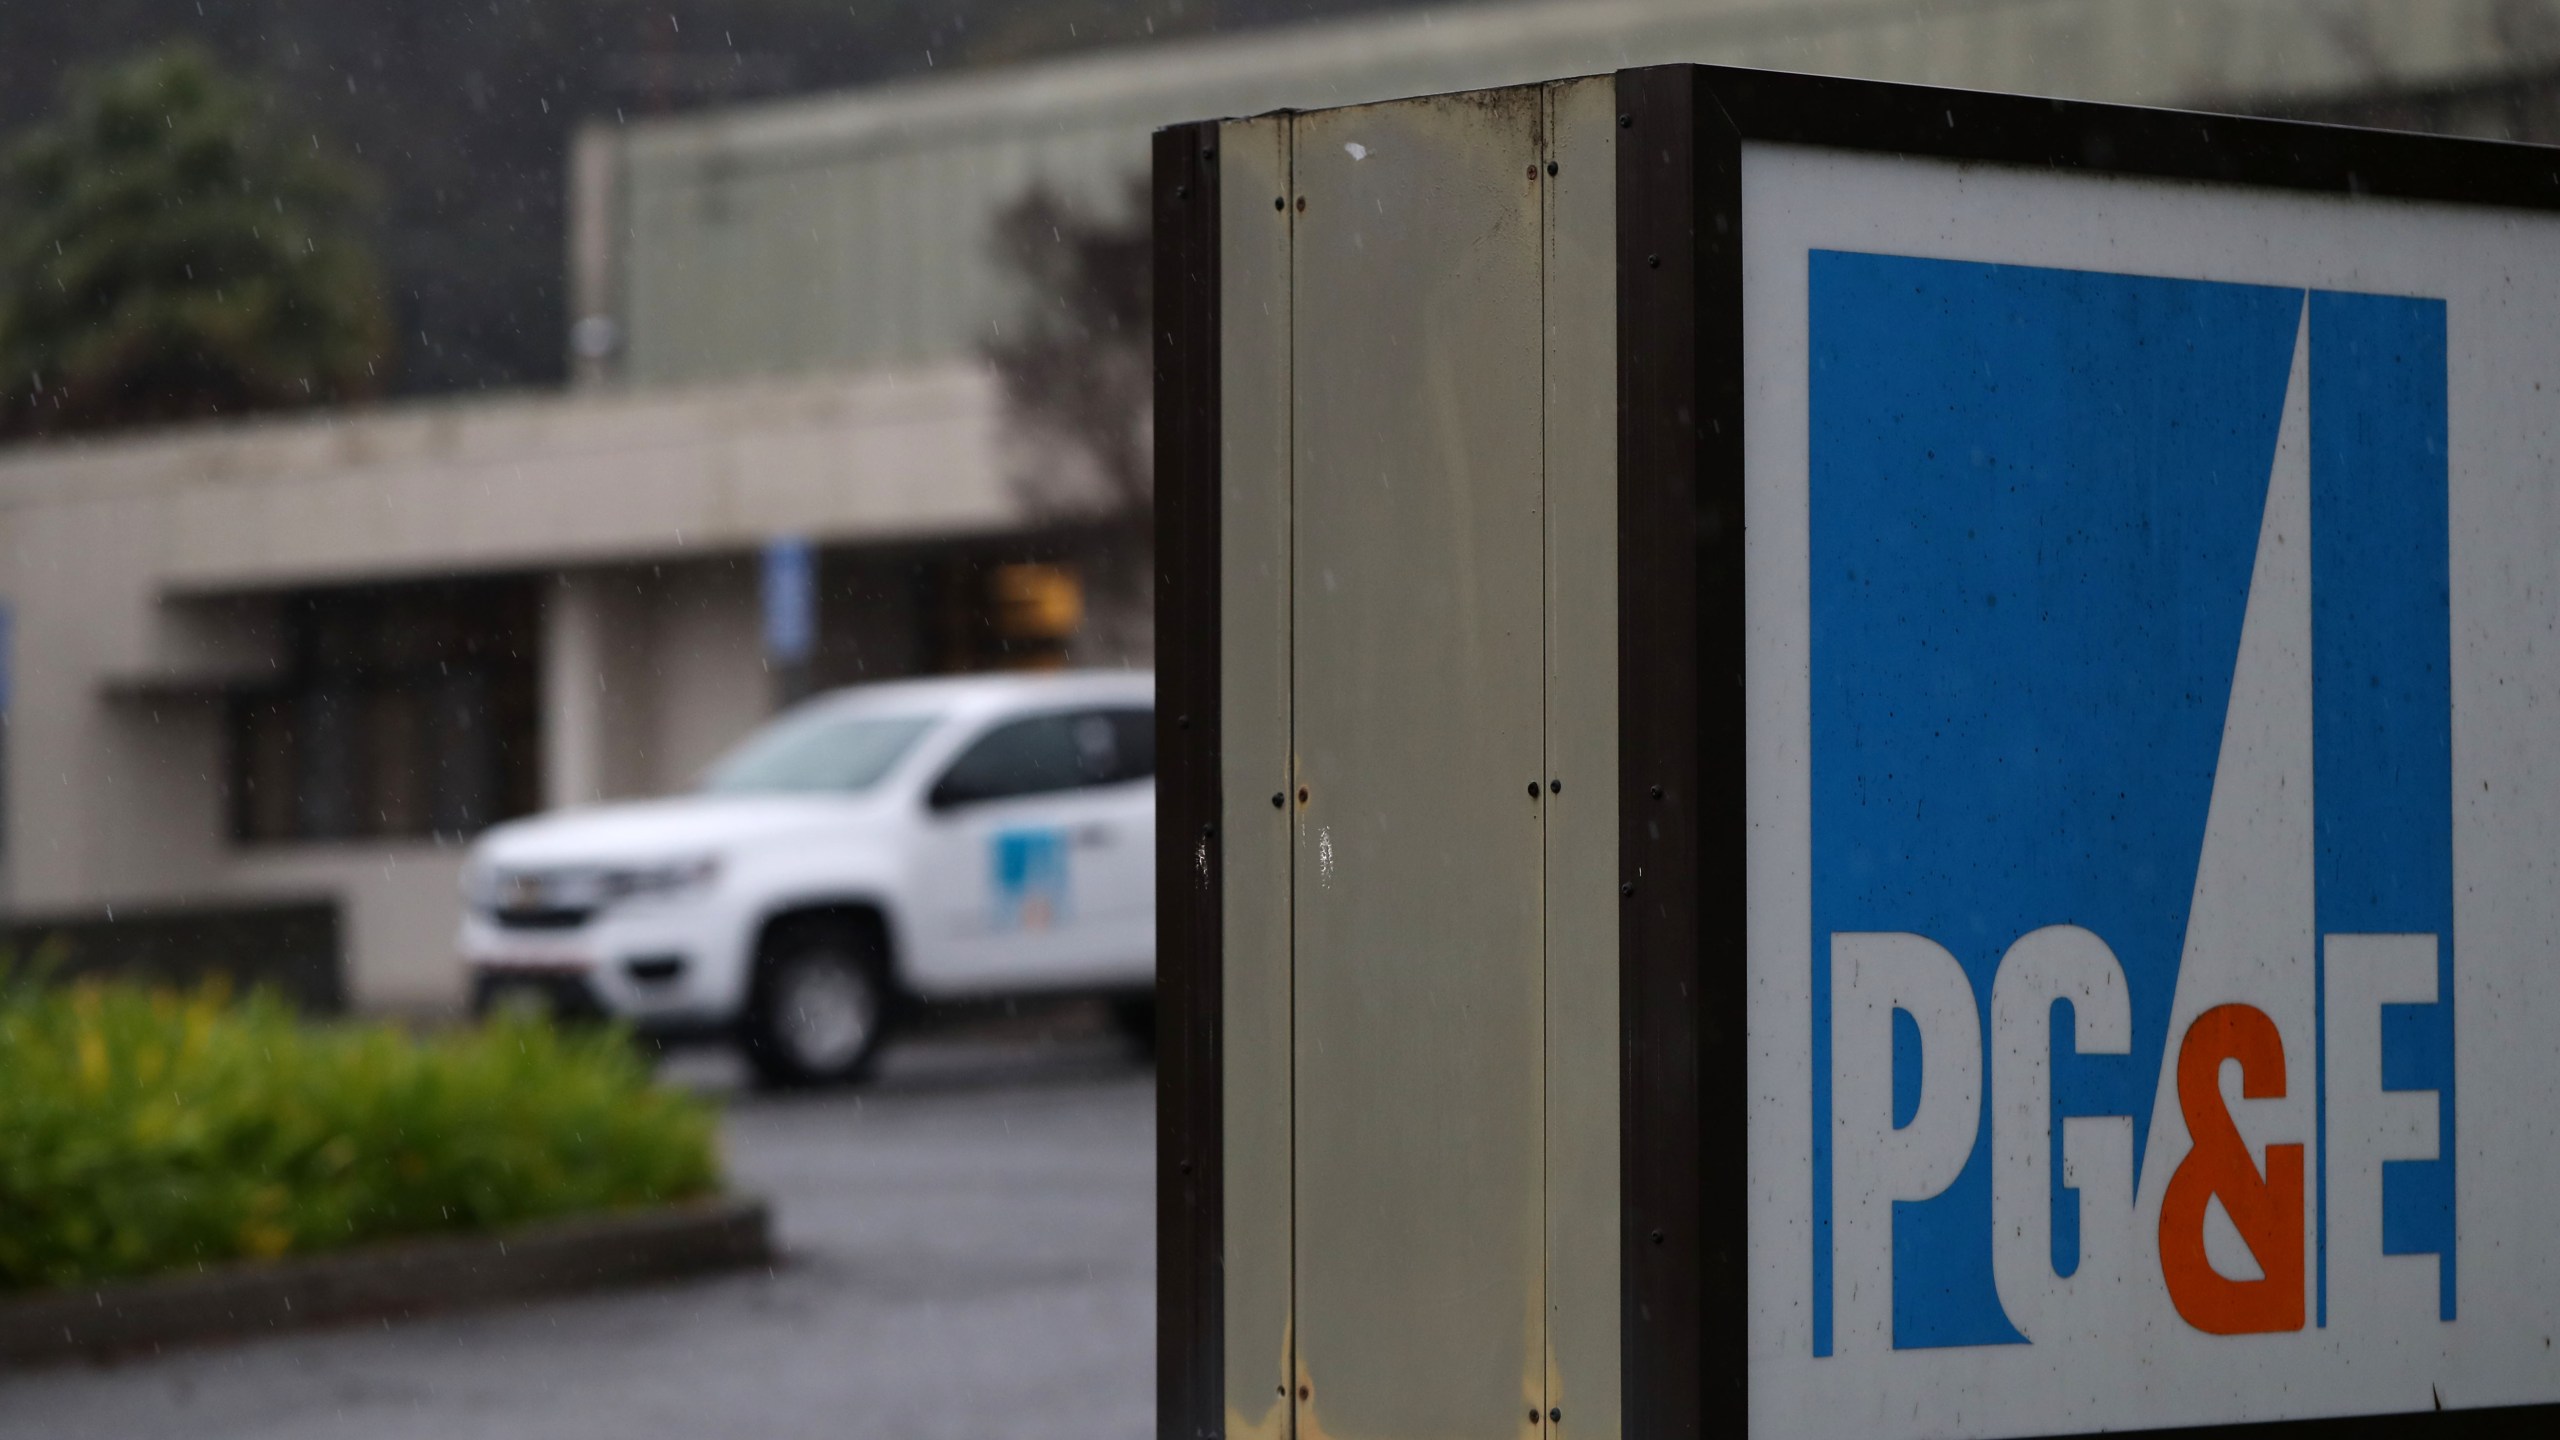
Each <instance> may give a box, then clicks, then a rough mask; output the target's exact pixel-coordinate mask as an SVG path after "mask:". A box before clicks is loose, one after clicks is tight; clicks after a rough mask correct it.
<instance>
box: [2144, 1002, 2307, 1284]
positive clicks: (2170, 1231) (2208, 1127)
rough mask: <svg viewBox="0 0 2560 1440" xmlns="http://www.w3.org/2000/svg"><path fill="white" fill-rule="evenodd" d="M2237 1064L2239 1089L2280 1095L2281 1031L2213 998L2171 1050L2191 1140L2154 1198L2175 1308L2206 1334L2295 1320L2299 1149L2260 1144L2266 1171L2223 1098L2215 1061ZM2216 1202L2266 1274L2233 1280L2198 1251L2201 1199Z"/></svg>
mask: <svg viewBox="0 0 2560 1440" xmlns="http://www.w3.org/2000/svg"><path fill="white" fill-rule="evenodd" d="M2225 1060H2237V1061H2239V1062H2240V1093H2241V1094H2242V1095H2243V1096H2245V1097H2247V1098H2249V1099H2251V1100H2277V1099H2282V1098H2283V1096H2284V1037H2283V1036H2282V1035H2281V1034H2279V1033H2277V1031H2276V1022H2274V1021H2273V1020H2270V1019H2268V1018H2267V1015H2266V1012H2265V1011H2263V1010H2260V1009H2258V1008H2256V1007H2255V1006H2251V1005H2218V1006H2216V1007H2214V1008H2213V1009H2211V1010H2208V1011H2206V1012H2205V1013H2203V1014H2202V1015H2199V1016H2197V1017H2196V1022H2195V1024H2193V1025H2191V1026H2189V1027H2188V1028H2187V1038H2186V1040H2185V1041H2184V1042H2183V1043H2182V1044H2181V1045H2180V1046H2179V1048H2178V1109H2179V1110H2180V1111H2181V1112H2183V1113H2184V1114H2185V1115H2186V1117H2187V1133H2188V1134H2189V1135H2190V1136H2192V1137H2194V1141H2195V1147H2194V1148H2193V1149H2191V1150H2189V1151H2188V1152H2187V1158H2186V1159H2184V1160H2182V1161H2180V1162H2178V1168H2177V1171H2176V1173H2174V1174H2172V1175H2171V1176H2170V1177H2169V1189H2168V1193H2167V1194H2166V1195H2164V1196H2163V1197H2162V1198H2161V1202H2160V1271H2161V1274H2162V1275H2163V1276H2164V1277H2166V1278H2167V1280H2168V1282H2169V1299H2170V1302H2171V1303H2172V1304H2175V1305H2176V1306H2177V1307H2178V1313H2179V1314H2180V1315H2182V1316H2185V1317H2186V1321H2187V1323H2188V1324H2190V1325H2193V1326H2194V1327H2196V1328H2197V1329H2199V1330H2202V1331H2204V1332H2206V1333H2207V1334H2210V1335H2254V1334H2262V1333H2265V1332H2267V1331H2274V1330H2299V1329H2301V1328H2302V1266H2303V1253H2302V1252H2303V1245H2302V1147H2301V1146H2300V1145H2270V1146H2268V1147H2267V1173H2266V1175H2265V1177H2264V1178H2261V1177H2260V1176H2259V1174H2258V1167H2257V1165H2256V1163H2255V1162H2254V1161H2252V1160H2251V1159H2250V1158H2249V1145H2248V1142H2247V1141H2245V1140H2242V1139H2241V1138H2240V1128H2239V1127H2238V1126H2237V1125H2235V1124H2233V1123H2232V1120H2231V1112H2230V1110H2229V1109H2228V1108H2226V1107H2225V1106H2224V1105H2223V1103H2222V1080H2221V1076H2222V1062H2223V1061H2225ZM2216 1195H2220V1196H2221V1197H2222V1208H2223V1210H2224V1211H2225V1212H2226V1213H2228V1214H2229V1215H2230V1216H2231V1223H2232V1225H2233V1227H2234V1228H2236V1229H2238V1230H2239V1232H2240V1238H2241V1239H2242V1240H2245V1241H2247V1242H2248V1245H2249V1253H2250V1254H2251V1255H2253V1256H2256V1257H2257V1261H2258V1269H2259V1270H2260V1272H2261V1273H2262V1274H2263V1275H2264V1277H2265V1278H2263V1279H2258V1280H2233V1279H2230V1278H2228V1277H2226V1276H2224V1275H2223V1274H2222V1273H2221V1272H2220V1271H2217V1270H2215V1269H2214V1268H2213V1265H2212V1263H2211V1262H2210V1261H2208V1260H2207V1259H2206V1258H2205V1253H2204V1212H2205V1204H2206V1202H2207V1201H2209V1200H2211V1199H2212V1198H2213V1197H2214V1196H2216Z"/></svg>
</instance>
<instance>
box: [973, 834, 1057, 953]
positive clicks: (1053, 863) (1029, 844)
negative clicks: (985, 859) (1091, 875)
mask: <svg viewBox="0 0 2560 1440" xmlns="http://www.w3.org/2000/svg"><path fill="white" fill-rule="evenodd" d="M989 850H990V852H991V853H990V856H989V860H990V864H991V868H992V878H993V880H994V882H995V916H994V922H995V928H997V929H998V930H1047V929H1049V928H1051V927H1052V926H1055V925H1056V924H1057V923H1058V922H1059V921H1061V920H1064V919H1065V918H1066V915H1067V832H1066V831H1064V830H1060V829H1055V828H1044V829H1032V830H999V831H997V832H996V835H995V838H994V839H993V840H992V841H990V842H989Z"/></svg>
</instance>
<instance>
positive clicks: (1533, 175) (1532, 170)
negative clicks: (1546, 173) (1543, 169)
mask: <svg viewBox="0 0 2560 1440" xmlns="http://www.w3.org/2000/svg"><path fill="white" fill-rule="evenodd" d="M1529 178H1530V179H1532V180H1535V179H1537V178H1538V167H1537V166H1535V165H1532V166H1530V167H1529Z"/></svg>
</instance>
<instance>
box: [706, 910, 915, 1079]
mask: <svg viewBox="0 0 2560 1440" xmlns="http://www.w3.org/2000/svg"><path fill="white" fill-rule="evenodd" d="M888 973H889V966H888V955H887V953H886V947H884V946H883V945H882V944H881V943H880V938H879V936H878V933H877V932H876V931H873V930H869V929H866V928H865V927H863V926H859V925H853V924H837V923H823V924H795V925H786V926H782V927H779V928H777V929H776V930H775V931H774V933H773V934H772V935H771V936H770V937H769V938H768V939H767V940H766V942H765V946H764V953H763V954H762V955H761V956H760V957H758V960H757V964H756V977H755V985H754V987H753V989H752V991H751V993H750V994H749V996H748V999H747V1013H746V1017H745V1024H744V1026H743V1029H744V1031H745V1035H744V1039H745V1041H746V1052H747V1060H748V1063H750V1064H752V1065H753V1066H754V1067H755V1071H756V1077H757V1078H758V1079H759V1080H761V1081H762V1082H764V1083H765V1084H766V1085H768V1086H776V1087H788V1088H803V1087H808V1086H817V1085H844V1084H849V1083H851V1082H853V1081H855V1080H859V1079H861V1078H862V1076H863V1075H864V1074H865V1073H866V1072H867V1071H868V1070H869V1069H870V1068H871V1064H872V1061H873V1060H874V1059H876V1058H877V1057H878V1055H879V1053H880V1044H881V1041H882V1040H883V1039H885V1038H886V1036H887V1033H888V1029H889V1022H890V1019H891V1014H890V1011H891V1003H892V1000H893V998H894V996H893V992H892V991H891V989H890V986H889V980H888Z"/></svg>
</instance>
